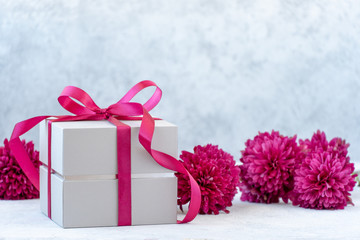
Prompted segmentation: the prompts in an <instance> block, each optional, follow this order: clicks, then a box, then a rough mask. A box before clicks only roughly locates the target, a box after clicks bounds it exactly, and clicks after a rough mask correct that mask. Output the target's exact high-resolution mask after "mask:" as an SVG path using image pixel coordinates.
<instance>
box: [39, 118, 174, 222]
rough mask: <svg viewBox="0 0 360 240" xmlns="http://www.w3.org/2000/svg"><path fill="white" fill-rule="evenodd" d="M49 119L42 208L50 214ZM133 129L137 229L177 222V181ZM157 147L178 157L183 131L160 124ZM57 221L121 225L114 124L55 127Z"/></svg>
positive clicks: (43, 140) (134, 124)
mask: <svg viewBox="0 0 360 240" xmlns="http://www.w3.org/2000/svg"><path fill="white" fill-rule="evenodd" d="M47 121H48V120H45V121H43V122H42V123H41V125H40V161H41V162H42V163H43V164H44V165H43V166H41V167H40V205H41V211H42V212H43V213H44V214H46V215H47V214H48V188H47V184H48V179H47V177H48V174H47V171H48V168H47V164H48V159H47V158H48V132H47V129H48V127H47V126H48V124H47ZM121 122H123V123H125V124H127V125H129V126H130V127H131V219H132V224H131V225H140V224H165V223H176V213H177V179H176V177H175V176H174V172H173V171H170V170H168V169H165V168H164V167H162V166H160V165H158V164H157V163H156V162H155V160H154V159H153V158H152V157H151V156H150V154H149V153H148V152H147V151H146V150H145V149H144V148H143V146H142V145H141V144H140V143H139V140H138V134H139V128H140V124H141V122H140V121H138V120H136V121H121ZM152 148H153V149H156V150H159V151H162V152H164V153H167V154H169V155H171V156H173V157H175V158H177V154H178V152H177V151H178V150H177V127H176V126H175V125H173V124H171V123H169V122H166V121H164V120H155V132H154V137H153V142H152ZM51 167H52V174H51V218H52V220H53V221H54V222H55V223H57V224H58V225H60V226H62V227H64V228H68V227H97V226H99V227H100V226H117V225H118V198H117V196H118V180H117V179H116V174H117V144H116V126H114V125H113V124H111V123H109V122H108V121H105V120H103V121H72V122H53V123H52V125H51Z"/></svg>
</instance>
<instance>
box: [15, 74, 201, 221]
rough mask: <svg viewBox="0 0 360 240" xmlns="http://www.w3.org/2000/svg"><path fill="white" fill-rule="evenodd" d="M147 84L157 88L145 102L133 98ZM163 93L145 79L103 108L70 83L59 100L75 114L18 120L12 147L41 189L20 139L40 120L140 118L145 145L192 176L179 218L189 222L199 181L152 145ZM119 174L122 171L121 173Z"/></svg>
mask: <svg viewBox="0 0 360 240" xmlns="http://www.w3.org/2000/svg"><path fill="white" fill-rule="evenodd" d="M147 87H155V88H156V89H155V92H154V93H153V95H152V96H151V97H150V98H149V99H148V100H147V101H146V103H145V104H140V103H136V102H130V101H131V99H132V98H133V97H134V96H135V95H137V94H138V93H139V92H140V91H142V90H143V89H145V88H147ZM161 95H162V91H161V89H160V88H159V87H158V86H157V85H156V84H155V83H154V82H152V81H149V80H146V81H142V82H139V83H137V84H136V85H135V86H133V87H132V88H131V89H130V90H129V91H128V92H127V93H126V94H125V95H124V96H123V97H122V98H121V99H120V100H119V101H118V102H116V103H115V104H112V105H110V106H109V107H107V108H100V107H99V106H97V105H96V103H95V102H94V101H93V100H92V98H91V97H90V96H89V95H88V94H87V93H86V92H85V91H83V90H82V89H80V88H77V87H74V86H67V87H65V88H64V90H63V91H62V92H61V94H60V96H59V97H58V102H59V103H60V105H61V106H62V107H63V108H64V109H66V110H67V111H69V112H71V113H73V114H74V115H61V116H52V115H46V116H37V117H33V118H30V119H27V120H24V121H22V122H19V123H17V124H16V125H15V127H14V130H13V133H12V135H11V138H10V142H9V145H10V148H11V150H12V152H13V154H14V156H15V158H16V160H17V161H18V163H19V165H20V167H21V168H22V170H23V171H24V173H25V174H26V176H27V177H28V179H29V180H30V181H31V182H32V183H33V185H34V186H35V188H37V189H38V190H39V172H38V169H36V168H35V166H34V165H33V164H32V162H31V160H30V158H29V156H28V154H27V152H26V150H25V149H24V146H23V145H22V143H21V141H20V136H21V135H23V134H24V133H26V132H28V131H29V130H31V129H32V128H33V127H35V126H36V125H37V124H38V123H40V122H41V121H43V120H45V119H47V118H50V117H52V118H55V119H54V120H51V122H56V121H84V120H95V121H96V120H104V119H106V120H108V121H109V122H111V123H113V124H114V125H116V126H117V127H118V128H119V127H121V126H122V125H124V124H122V123H121V122H120V121H119V120H141V125H140V130H139V142H140V143H141V145H142V146H143V147H144V149H145V150H146V151H147V152H148V153H149V154H150V155H151V156H152V157H153V159H154V160H155V161H156V162H157V163H158V164H159V165H161V166H163V167H165V168H167V169H170V170H172V171H175V172H180V173H183V174H185V175H187V176H188V177H189V181H190V186H191V202H190V205H189V210H188V212H187V214H186V216H185V217H184V219H183V220H182V221H178V223H186V222H190V221H192V220H193V219H194V218H195V217H196V215H197V213H198V211H199V208H200V203H201V193H200V188H199V186H198V184H197V182H196V181H195V179H194V178H193V177H192V176H191V174H190V173H189V172H188V171H187V170H186V168H185V167H184V166H183V164H182V163H181V162H180V161H178V160H177V159H175V158H174V157H172V156H170V155H168V154H166V153H163V152H160V151H157V150H155V149H153V148H152V147H151V143H152V138H153V134H154V130H155V123H154V118H153V117H152V116H151V115H150V114H149V111H150V110H152V109H153V108H154V107H155V106H156V105H157V104H158V103H159V101H160V99H161ZM79 103H81V104H79ZM118 140H119V136H118ZM119 169H120V168H119ZM119 174H120V172H119V173H118V175H119Z"/></svg>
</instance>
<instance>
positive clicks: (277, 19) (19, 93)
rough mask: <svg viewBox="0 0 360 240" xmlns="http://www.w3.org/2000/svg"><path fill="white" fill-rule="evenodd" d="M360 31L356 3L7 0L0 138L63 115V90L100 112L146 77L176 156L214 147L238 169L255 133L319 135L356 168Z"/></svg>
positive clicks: (1, 6) (0, 46) (0, 1)
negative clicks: (24, 124)
mask: <svg viewBox="0 0 360 240" xmlns="http://www.w3.org/2000/svg"><path fill="white" fill-rule="evenodd" d="M359 23H360V3H359V1H357V0H353V1H352V0H348V1H340V0H339V1H328V0H323V1H319V0H316V1H314V0H311V1H306V0H305V1H285V0H283V1H281V0H279V1H276V0H272V1H260V0H251V1H245V0H244V1H194V0H191V1H190V0H189V1H165V0H164V1H117V0H105V1H76V0H74V1H73V0H71V1H70V0H64V1H60V0H52V1H29V0H27V1H17V0H12V1H8V0H0V83H1V85H0V96H1V100H0V101H1V104H0V113H1V118H0V137H1V139H2V138H5V137H9V136H10V134H11V131H12V128H13V126H14V124H15V123H16V122H18V121H21V120H23V119H25V118H30V117H32V116H36V115H43V114H62V113H65V112H64V111H62V110H61V108H60V106H59V105H58V103H57V96H58V95H59V93H60V92H61V90H62V89H63V88H64V87H65V86H66V85H75V86H78V87H81V88H83V89H84V90H86V91H87V92H88V93H89V94H90V95H91V96H92V97H93V98H94V100H95V101H96V102H97V103H98V105H100V106H102V107H105V106H107V105H109V104H111V103H113V102H115V101H117V99H119V98H120V97H121V96H122V95H123V94H124V93H125V92H126V91H127V90H128V89H129V88H130V87H131V86H132V85H134V84H135V83H136V82H138V81H141V80H144V79H151V80H153V81H155V82H156V83H157V84H158V85H159V86H160V87H161V88H162V89H163V91H164V95H163V99H162V101H161V103H160V105H159V106H158V107H157V109H156V110H154V111H153V113H154V115H156V116H160V117H162V118H164V119H167V120H169V121H171V122H174V123H176V124H177V125H178V126H179V149H180V150H182V149H186V150H191V149H192V147H193V146H194V145H197V144H206V143H214V144H218V145H220V147H222V148H223V149H224V150H226V151H229V152H230V153H232V154H233V155H234V156H235V158H236V159H238V158H239V157H240V152H239V151H240V150H241V149H243V148H244V142H245V140H246V139H248V138H252V137H254V136H255V135H256V134H257V132H258V131H265V130H267V131H270V130H271V129H275V130H279V131H280V132H281V133H282V134H285V135H293V134H298V136H299V137H301V138H303V137H310V136H311V135H312V133H313V132H314V131H316V130H317V129H322V130H324V131H325V132H326V133H327V134H328V136H329V137H335V136H340V137H343V138H345V139H347V140H348V141H349V142H350V143H351V147H350V149H349V150H350V156H351V157H352V159H353V160H354V161H359V160H360V148H359V146H360V136H359V118H360V111H359V106H358V103H359V102H360V95H359V94H358V92H359V90H360V70H359V69H360V24H359ZM148 93H150V92H148ZM139 99H140V100H141V99H142V98H139ZM26 137H27V138H28V139H37V138H38V133H37V131H36V130H35V131H32V132H31V133H30V134H28V135H27V136H26ZM36 142H37V140H36Z"/></svg>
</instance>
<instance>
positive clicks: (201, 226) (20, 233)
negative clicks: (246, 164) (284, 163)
mask: <svg viewBox="0 0 360 240" xmlns="http://www.w3.org/2000/svg"><path fill="white" fill-rule="evenodd" d="M239 198H240V195H239V194H238V195H237V196H236V197H235V199H234V202H233V206H232V207H231V208H229V210H230V213H229V214H225V213H222V214H219V215H199V216H197V217H196V219H195V220H194V221H193V222H191V223H188V224H169V225H147V226H129V227H101V228H77V229H62V228H60V227H59V226H57V225H56V224H55V223H53V222H52V221H51V220H49V219H48V218H47V217H46V216H45V215H43V214H42V213H41V212H40V209H39V200H22V201H0V239H1V240H3V239H146V240H155V239H184V240H185V239H186V240H190V239H191V240H195V239H197V240H200V239H242V240H244V239H359V238H360V229H359V221H360V187H356V188H355V189H354V191H353V192H352V199H353V202H354V204H355V206H351V205H350V206H347V207H346V208H345V209H344V210H311V209H303V208H300V207H294V206H292V205H291V204H284V203H279V204H268V205H267V204H256V203H248V202H241V201H240V200H239ZM149 207H151V206H149ZM179 217H183V215H182V214H180V213H179Z"/></svg>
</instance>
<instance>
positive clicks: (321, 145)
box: [299, 130, 350, 158]
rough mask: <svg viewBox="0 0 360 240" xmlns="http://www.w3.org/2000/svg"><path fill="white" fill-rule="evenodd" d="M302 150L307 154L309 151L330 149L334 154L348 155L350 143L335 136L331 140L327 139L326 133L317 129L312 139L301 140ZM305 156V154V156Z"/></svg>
mask: <svg viewBox="0 0 360 240" xmlns="http://www.w3.org/2000/svg"><path fill="white" fill-rule="evenodd" d="M299 144H300V148H301V151H302V152H303V153H305V154H307V153H309V152H323V151H330V152H332V153H334V154H339V155H341V156H346V155H347V153H348V151H347V149H348V147H349V146H350V144H348V143H346V141H345V140H342V139H341V138H333V139H332V140H331V141H330V142H328V141H327V140H326V135H325V133H324V132H321V131H320V130H317V132H316V133H314V135H313V136H312V138H311V140H309V139H305V140H301V139H300V140H299ZM304 158H305V156H304Z"/></svg>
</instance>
